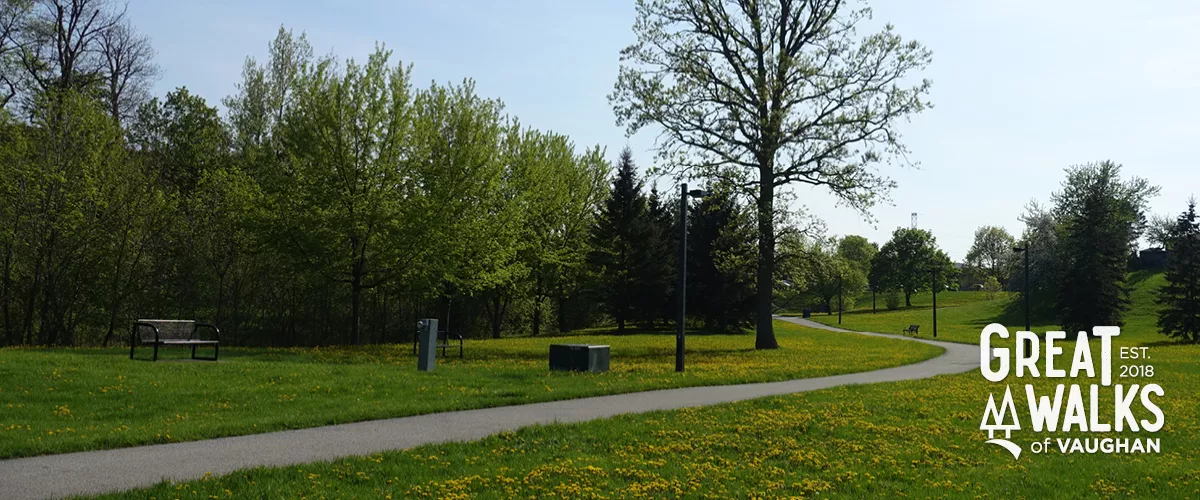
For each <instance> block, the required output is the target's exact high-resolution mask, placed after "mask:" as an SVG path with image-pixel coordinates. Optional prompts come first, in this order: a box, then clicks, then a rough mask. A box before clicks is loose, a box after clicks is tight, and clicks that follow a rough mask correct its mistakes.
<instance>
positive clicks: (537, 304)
mask: <svg viewBox="0 0 1200 500" xmlns="http://www.w3.org/2000/svg"><path fill="white" fill-rule="evenodd" d="M541 328H542V276H541V274H540V273H539V274H538V277H537V285H536V286H535V287H534V290H533V336H534V337H536V336H537V335H538V333H540V331H541Z"/></svg>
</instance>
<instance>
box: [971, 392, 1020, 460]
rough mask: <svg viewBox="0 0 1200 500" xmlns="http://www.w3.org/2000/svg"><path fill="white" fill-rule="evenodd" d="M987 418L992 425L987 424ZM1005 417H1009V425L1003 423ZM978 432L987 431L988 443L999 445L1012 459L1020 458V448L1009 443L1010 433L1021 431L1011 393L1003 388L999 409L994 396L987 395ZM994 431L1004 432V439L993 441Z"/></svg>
mask: <svg viewBox="0 0 1200 500" xmlns="http://www.w3.org/2000/svg"><path fill="white" fill-rule="evenodd" d="M988 417H992V423H990V424H989V423H988ZM1005 417H1009V420H1010V422H1011V423H1004V419H1005ZM979 430H981V431H988V441H987V442H988V443H991V444H994V445H999V446H1001V447H1003V448H1004V449H1006V450H1008V452H1009V453H1012V456H1013V459H1017V458H1021V447H1020V446H1017V445H1016V443H1013V442H1012V441H1009V440H1008V438H1011V437H1012V431H1019V430H1021V421H1020V420H1017V407H1016V405H1014V404H1013V399H1012V391H1011V390H1010V389H1009V388H1008V387H1005V388H1004V400H1003V401H1001V403H1000V409H999V410H997V409H996V396H995V395H994V394H988V403H987V409H986V410H984V412H983V421H982V422H980V423H979ZM996 431H1004V439H994V438H995V437H996Z"/></svg>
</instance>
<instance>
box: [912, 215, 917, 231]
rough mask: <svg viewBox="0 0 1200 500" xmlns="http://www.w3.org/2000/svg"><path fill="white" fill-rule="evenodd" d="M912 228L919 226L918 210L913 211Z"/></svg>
mask: <svg viewBox="0 0 1200 500" xmlns="http://www.w3.org/2000/svg"><path fill="white" fill-rule="evenodd" d="M912 228H913V229H916V228H917V213H916V212H913V213H912Z"/></svg>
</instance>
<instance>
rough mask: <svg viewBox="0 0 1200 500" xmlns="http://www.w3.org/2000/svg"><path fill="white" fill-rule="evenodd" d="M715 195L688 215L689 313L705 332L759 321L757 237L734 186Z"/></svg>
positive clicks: (722, 187) (719, 189) (717, 189)
mask: <svg viewBox="0 0 1200 500" xmlns="http://www.w3.org/2000/svg"><path fill="white" fill-rule="evenodd" d="M710 191H711V192H712V194H710V195H709V196H707V197H705V198H704V199H703V200H702V201H701V202H700V203H698V204H696V205H694V206H693V207H692V208H691V210H692V213H691V215H689V216H688V218H689V219H690V221H689V223H688V274H689V276H688V289H689V293H688V312H689V314H691V315H694V316H699V317H700V318H701V319H702V320H703V322H704V327H705V328H706V329H709V330H714V331H718V332H728V331H735V330H740V329H742V328H745V327H749V326H750V325H751V324H752V323H753V320H754V304H755V303H754V298H755V288H754V286H755V270H756V269H757V267H756V266H757V260H756V259H757V253H756V252H757V248H758V247H757V238H756V234H757V233H755V227H754V221H753V218H752V213H751V212H750V211H749V210H748V209H747V207H745V206H743V205H741V204H739V203H738V202H737V199H736V198H735V197H734V195H733V192H732V191H731V189H730V188H729V186H727V185H719V186H716V187H715V188H712V189H710Z"/></svg>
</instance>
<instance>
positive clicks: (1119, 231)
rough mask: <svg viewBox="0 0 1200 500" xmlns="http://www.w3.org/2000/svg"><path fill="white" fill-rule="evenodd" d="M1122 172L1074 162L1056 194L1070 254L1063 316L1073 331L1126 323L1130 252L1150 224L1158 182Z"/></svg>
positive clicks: (1061, 300) (1065, 249)
mask: <svg viewBox="0 0 1200 500" xmlns="http://www.w3.org/2000/svg"><path fill="white" fill-rule="evenodd" d="M1120 172H1121V167H1120V165H1117V164H1114V163H1112V162H1108V161H1105V162H1101V163H1098V164H1089V165H1083V166H1079V167H1073V168H1071V169H1069V170H1068V171H1067V180H1066V181H1064V182H1063V191H1062V192H1060V193H1056V194H1055V196H1054V202H1055V212H1056V213H1057V214H1058V219H1059V220H1061V221H1062V224H1063V235H1064V239H1063V242H1062V244H1063V256H1064V257H1065V263H1064V266H1063V267H1064V272H1063V277H1062V281H1061V283H1060V284H1061V288H1060V290H1061V292H1060V293H1059V307H1058V310H1059V321H1060V324H1061V325H1062V326H1063V329H1064V330H1066V331H1067V332H1079V331H1089V332H1090V331H1091V330H1092V328H1093V327H1095V326H1101V325H1105V326H1107V325H1113V326H1122V325H1123V324H1124V323H1123V321H1122V316H1123V315H1124V313H1125V310H1126V309H1127V308H1128V307H1129V287H1128V286H1127V284H1126V282H1125V273H1126V272H1127V271H1128V269H1129V264H1128V257H1129V254H1130V252H1131V251H1132V249H1133V248H1134V247H1133V245H1135V244H1136V243H1137V240H1138V237H1140V236H1141V233H1142V230H1143V229H1144V228H1145V225H1146V217H1145V215H1144V214H1145V207H1146V203H1147V200H1148V199H1149V198H1150V197H1152V196H1154V195H1156V194H1158V188H1157V187H1153V186H1151V185H1150V184H1149V183H1148V182H1147V181H1146V180H1145V179H1140V178H1133V179H1131V180H1130V181H1128V182H1122V181H1121V179H1120Z"/></svg>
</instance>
